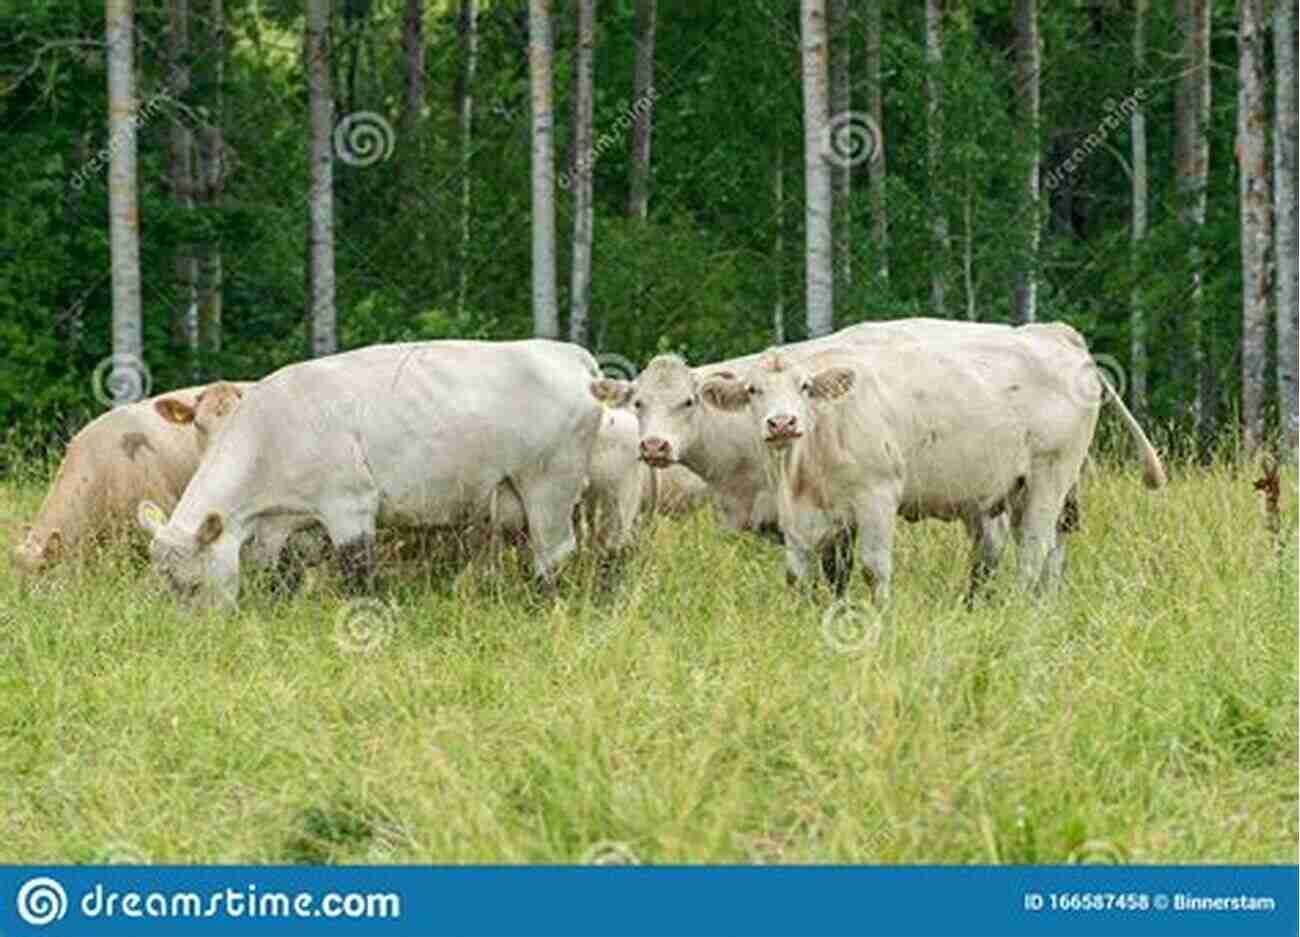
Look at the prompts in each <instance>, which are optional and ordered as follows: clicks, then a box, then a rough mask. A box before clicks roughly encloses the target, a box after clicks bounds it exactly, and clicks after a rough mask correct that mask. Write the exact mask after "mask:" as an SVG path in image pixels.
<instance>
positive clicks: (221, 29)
mask: <svg viewBox="0 0 1300 937" xmlns="http://www.w3.org/2000/svg"><path fill="white" fill-rule="evenodd" d="M224 2H225V0H212V5H211V9H210V20H211V22H210V23H209V29H210V30H211V33H212V36H211V38H212V43H211V45H210V47H209V49H208V52H207V54H208V56H210V57H211V60H212V78H213V81H212V100H211V103H210V108H211V114H212V122H211V123H208V124H206V125H204V127H203V128H202V130H201V131H200V134H199V143H200V146H199V164H200V177H201V179H202V199H203V203H204V205H205V206H206V208H207V210H208V211H210V212H219V211H220V210H221V196H222V192H223V190H224V189H225V185H226V170H227V168H228V167H227V166H226V149H225V147H226V141H225V130H224V127H225V91H224V89H223V82H224V81H225V58H226V17H225V8H224ZM200 263H201V270H200V271H199V291H198V340H199V356H200V360H201V361H203V362H205V364H204V365H203V370H204V373H205V375H206V376H208V377H217V376H219V375H218V374H217V373H216V371H215V370H214V367H215V364H216V361H215V359H216V358H217V356H219V355H220V354H221V316H222V306H223V296H222V289H223V284H222V280H223V271H222V256H221V238H220V236H218V237H216V238H215V239H213V240H211V241H209V242H208V243H207V244H205V245H203V251H202V258H201V261H200Z"/></svg>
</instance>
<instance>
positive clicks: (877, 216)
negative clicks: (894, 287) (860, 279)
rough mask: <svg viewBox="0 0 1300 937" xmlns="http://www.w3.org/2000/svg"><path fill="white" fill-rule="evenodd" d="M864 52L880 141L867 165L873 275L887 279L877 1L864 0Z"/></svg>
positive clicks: (869, 103)
mask: <svg viewBox="0 0 1300 937" xmlns="http://www.w3.org/2000/svg"><path fill="white" fill-rule="evenodd" d="M865 2H866V19H867V54H866V60H865V62H864V63H863V65H864V68H865V70H866V73H867V114H868V115H870V117H871V120H872V122H873V123H874V124H875V125H876V131H877V133H878V134H879V139H878V140H877V143H878V144H879V146H878V148H877V151H876V153H875V158H874V159H872V160H871V161H870V162H868V164H867V173H868V180H869V184H870V187H871V240H872V243H873V245H874V247H875V250H876V275H877V276H878V277H879V278H880V280H881V281H882V282H884V281H887V280H888V279H889V215H888V208H887V205H886V202H885V177H886V173H885V145H884V143H885V107H884V92H883V88H882V87H881V84H880V0H865Z"/></svg>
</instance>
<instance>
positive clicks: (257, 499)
mask: <svg viewBox="0 0 1300 937" xmlns="http://www.w3.org/2000/svg"><path fill="white" fill-rule="evenodd" d="M598 374H599V371H598V369H597V367H596V363H595V359H594V358H592V356H591V355H590V354H589V353H587V352H586V351H585V350H583V349H581V348H579V347H578V346H576V345H569V344H564V343H560V342H552V341H546V340H529V341H519V342H475V341H435V342H418V343H401V344H391V345H374V346H370V347H368V348H362V349H358V350H356V351H350V352H344V353H342V354H337V355H332V356H329V357H326V358H318V359H315V360H312V361H305V362H301V363H299V364H293V365H289V366H288V367H285V368H282V369H280V370H279V371H277V372H275V373H274V374H272V375H271V376H269V377H267V378H265V379H264V380H262V381H261V382H260V383H259V384H258V385H257V386H256V387H255V388H254V389H253V390H252V391H250V392H249V393H247V394H245V395H244V398H243V400H242V401H241V402H240V405H239V407H238V408H237V409H236V410H235V411H234V413H233V414H231V416H230V418H229V419H228V420H227V422H226V424H225V426H224V428H223V429H222V430H221V432H220V433H219V434H218V435H217V437H216V438H215V439H214V440H213V443H212V448H211V449H210V450H209V451H208V454H207V456H206V457H205V458H204V460H203V464H202V465H201V466H200V468H199V471H198V473H197V474H196V475H195V476H194V479H193V481H192V482H191V483H190V486H189V487H188V488H187V489H186V491H185V494H184V497H182V498H181V500H180V503H179V504H178V505H177V506H176V509H175V511H173V512H172V514H171V516H170V518H168V517H167V515H166V514H164V513H163V512H162V511H161V510H160V509H159V508H158V507H157V506H155V505H153V504H150V503H143V504H142V505H141V506H140V511H139V521H140V523H141V525H142V526H144V527H145V529H146V530H148V531H149V532H150V533H151V534H152V535H153V542H152V544H151V547H150V551H151V555H152V559H153V563H154V566H155V568H156V569H157V570H159V571H160V572H161V573H162V574H163V575H164V576H165V577H166V578H167V579H169V580H170V582H171V584H172V586H173V587H174V588H175V590H176V591H177V592H179V593H180V594H181V595H182V596H183V597H199V598H202V599H204V600H208V601H210V600H213V599H215V600H216V601H218V602H220V603H221V604H224V605H226V606H227V607H235V606H237V604H238V596H239V557H240V549H241V547H242V546H243V544H244V543H245V542H246V541H248V540H250V539H253V540H255V541H256V542H258V543H259V544H260V545H261V548H262V549H263V550H264V551H265V552H266V556H268V557H270V556H278V555H279V553H280V548H281V547H283V545H284V543H285V541H286V540H287V538H288V537H289V536H290V535H292V534H293V533H294V532H296V531H297V530H300V529H303V528H305V527H309V526H312V525H314V524H317V523H319V524H321V525H323V526H324V528H325V531H326V534H327V535H328V537H329V539H330V541H331V543H332V544H333V545H334V548H335V552H336V553H337V555H338V556H339V560H340V562H341V564H342V566H343V568H344V572H345V575H346V576H347V578H348V580H349V581H350V583H351V584H353V585H362V586H365V585H368V584H369V583H370V582H371V581H372V578H373V573H374V539H375V532H376V529H377V527H380V526H389V525H395V526H408V525H409V526H428V527H459V526H464V525H467V524H475V523H483V522H487V523H493V522H494V521H495V520H496V519H497V518H500V519H501V522H502V523H510V522H512V520H511V519H512V518H514V519H516V520H515V521H514V522H518V523H521V524H524V525H526V528H527V530H528V535H529V544H530V548H531V550H532V553H533V562H534V569H535V571H536V574H537V576H538V577H539V578H540V579H543V580H548V581H549V580H550V579H551V578H552V577H553V575H554V573H555V572H556V570H557V569H558V568H559V566H560V565H561V564H562V563H563V562H564V560H565V559H567V558H568V556H569V555H570V554H571V553H572V552H573V550H574V546H575V544H574V533H573V524H572V513H573V508H574V505H575V504H576V503H577V501H578V499H579V497H580V495H581V494H582V488H583V484H584V481H585V479H586V477H587V473H588V470H589V467H590V459H591V452H592V447H593V444H594V442H595V437H596V433H597V432H598V430H599V428H600V422H601V414H602V412H603V411H602V408H601V405H600V404H599V403H598V402H597V401H596V400H595V399H593V398H592V396H591V394H590V392H589V384H590V381H591V380H592V379H593V378H594V377H596V376H598Z"/></svg>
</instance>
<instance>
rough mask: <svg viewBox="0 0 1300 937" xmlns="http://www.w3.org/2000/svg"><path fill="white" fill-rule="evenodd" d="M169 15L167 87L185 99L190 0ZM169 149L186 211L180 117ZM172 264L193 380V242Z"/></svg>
mask: <svg viewBox="0 0 1300 937" xmlns="http://www.w3.org/2000/svg"><path fill="white" fill-rule="evenodd" d="M168 20H169V22H168V42H167V71H168V86H169V91H168V93H169V94H170V95H171V97H172V100H174V101H177V102H180V103H182V104H186V103H188V95H189V92H190V85H191V69H190V2H189V0H171V3H170V5H169V8H168ZM168 149H169V153H168V160H169V167H168V175H169V176H170V185H171V191H172V199H173V200H174V201H175V202H176V204H177V205H178V206H180V208H181V209H182V210H184V211H186V212H190V211H192V210H193V209H194V134H193V133H191V131H190V128H189V127H188V126H187V125H186V124H185V121H184V120H182V119H181V118H180V117H177V118H175V119H173V121H172V126H171V138H170V141H169V146H168ZM173 264H174V267H175V275H176V294H177V301H176V305H175V307H174V308H173V310H172V337H173V339H174V340H175V341H176V342H177V343H178V344H180V345H182V346H183V347H184V348H185V349H186V350H187V351H188V352H189V357H190V361H189V368H190V372H191V379H192V380H194V381H196V382H197V380H198V376H199V375H198V363H199V316H198V301H199V298H198V275H199V265H198V261H197V260H196V259H195V256H194V245H193V244H191V243H189V242H188V241H185V242H182V243H179V244H177V245H176V250H175V259H174V261H173Z"/></svg>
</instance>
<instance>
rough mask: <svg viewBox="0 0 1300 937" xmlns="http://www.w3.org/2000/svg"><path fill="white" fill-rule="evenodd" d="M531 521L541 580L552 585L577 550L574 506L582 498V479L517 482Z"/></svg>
mask: <svg viewBox="0 0 1300 937" xmlns="http://www.w3.org/2000/svg"><path fill="white" fill-rule="evenodd" d="M515 488H516V489H517V490H518V491H519V496H520V499H521V500H522V501H523V505H524V514H525V515H526V517H527V519H528V541H529V545H530V546H531V547H532V550H533V569H534V571H535V572H536V574H537V578H538V579H541V580H543V581H550V580H551V579H553V578H554V576H555V572H556V570H557V569H559V567H560V566H561V565H562V564H563V563H564V561H565V560H567V559H568V558H569V557H570V556H571V555H572V554H573V552H574V550H576V549H577V539H576V537H575V536H574V533H573V506H574V505H575V504H576V503H577V501H578V499H579V497H581V494H582V477H581V476H580V475H578V476H575V475H574V474H573V473H571V472H557V473H556V474H554V475H540V476H535V477H533V478H529V479H521V480H517V481H515Z"/></svg>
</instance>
